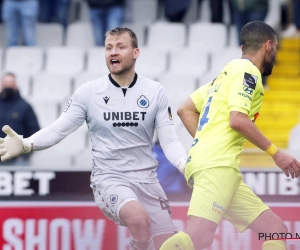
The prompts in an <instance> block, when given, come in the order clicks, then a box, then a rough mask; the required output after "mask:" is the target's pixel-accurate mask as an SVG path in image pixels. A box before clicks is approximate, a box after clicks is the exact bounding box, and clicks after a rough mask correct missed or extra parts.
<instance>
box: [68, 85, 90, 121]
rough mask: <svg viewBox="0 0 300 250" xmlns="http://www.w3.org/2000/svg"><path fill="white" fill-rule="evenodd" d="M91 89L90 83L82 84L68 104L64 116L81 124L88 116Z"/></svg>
mask: <svg viewBox="0 0 300 250" xmlns="http://www.w3.org/2000/svg"><path fill="white" fill-rule="evenodd" d="M89 90H90V89H89V84H88V83H86V84H83V85H82V86H80V87H79V88H78V89H77V90H76V91H75V93H74V94H73V95H72V97H71V99H70V100H69V102H68V103H67V104H66V106H65V109H64V111H63V113H62V116H64V117H66V118H68V119H69V120H70V121H72V122H74V123H76V124H77V125H80V126H81V125H82V124H83V122H84V121H85V120H86V117H87V107H88V102H89V92H90V91H89Z"/></svg>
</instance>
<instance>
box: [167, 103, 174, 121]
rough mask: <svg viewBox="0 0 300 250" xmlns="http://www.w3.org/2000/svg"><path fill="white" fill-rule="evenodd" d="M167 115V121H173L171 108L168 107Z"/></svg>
mask: <svg viewBox="0 0 300 250" xmlns="http://www.w3.org/2000/svg"><path fill="white" fill-rule="evenodd" d="M168 114H169V119H170V120H173V116H172V111H171V107H170V106H169V107H168Z"/></svg>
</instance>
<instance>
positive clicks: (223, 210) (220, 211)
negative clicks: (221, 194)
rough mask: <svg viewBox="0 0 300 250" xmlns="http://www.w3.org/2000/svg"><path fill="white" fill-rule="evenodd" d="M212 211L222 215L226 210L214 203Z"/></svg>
mask: <svg viewBox="0 0 300 250" xmlns="http://www.w3.org/2000/svg"><path fill="white" fill-rule="evenodd" d="M212 211H213V212H215V213H218V214H221V215H222V214H223V213H225V212H226V209H225V208H223V207H222V206H220V205H219V204H218V203H217V202H214V203H213V206H212Z"/></svg>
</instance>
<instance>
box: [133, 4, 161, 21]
mask: <svg viewBox="0 0 300 250" xmlns="http://www.w3.org/2000/svg"><path fill="white" fill-rule="evenodd" d="M157 3H158V1H156V0H131V3H130V4H131V6H130V7H131V20H132V22H134V23H143V24H149V23H151V22H154V21H155V20H156V19H157V9H158V5H157Z"/></svg>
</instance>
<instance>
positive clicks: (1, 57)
mask: <svg viewBox="0 0 300 250" xmlns="http://www.w3.org/2000/svg"><path fill="white" fill-rule="evenodd" d="M3 52H4V51H3V49H2V48H0V70H1V69H2V67H3V64H4V63H3V62H2V61H3ZM1 71H2V70H1ZM1 71H0V72H1ZM1 74H2V72H1Z"/></svg>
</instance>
